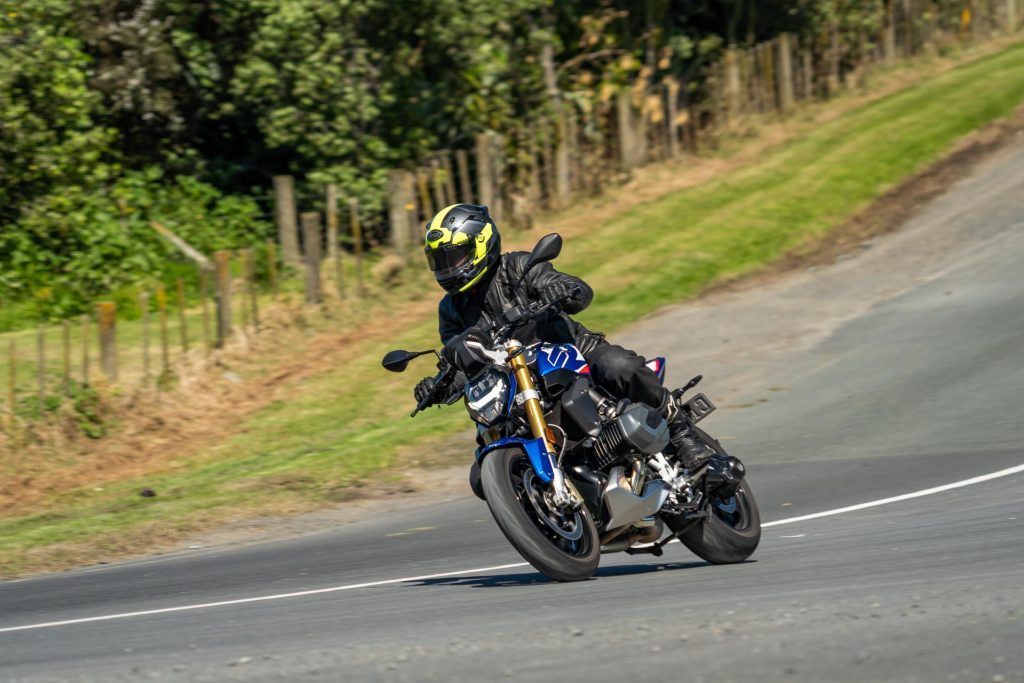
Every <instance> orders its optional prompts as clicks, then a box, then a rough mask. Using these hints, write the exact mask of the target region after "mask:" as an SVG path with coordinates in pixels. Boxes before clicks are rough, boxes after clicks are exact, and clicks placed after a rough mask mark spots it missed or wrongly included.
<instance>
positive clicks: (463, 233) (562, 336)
mask: <svg viewBox="0 0 1024 683" xmlns="http://www.w3.org/2000/svg"><path fill="white" fill-rule="evenodd" d="M426 231H427V232H426V247H425V249H424V251H425V252H426V255H427V263H428V264H429V265H430V269H431V270H432V271H433V273H434V277H435V278H436V279H437V283H438V284H439V285H441V287H442V288H443V289H444V290H445V291H446V292H448V293H447V294H446V295H445V296H444V298H443V299H441V304H440V306H439V307H438V315H439V317H440V332H441V342H442V343H443V344H444V345H445V351H444V353H443V354H442V355H444V356H445V357H446V358H447V359H449V360H453V359H454V358H455V356H456V355H458V349H459V346H460V345H461V343H462V342H463V341H465V340H466V339H467V338H470V337H477V338H479V337H480V336H481V335H482V332H481V330H480V327H481V326H486V325H488V324H490V323H493V322H494V321H495V319H496V318H497V317H498V316H500V315H501V313H502V312H503V311H505V310H506V309H508V308H509V307H510V306H513V305H516V304H519V305H522V304H524V303H526V300H525V299H534V300H537V299H539V300H541V301H543V302H544V303H553V304H555V305H556V306H557V308H558V309H559V312H557V313H554V314H552V315H549V316H548V317H547V318H546V319H544V320H541V321H539V322H537V323H533V324H531V325H530V326H526V327H524V328H523V329H520V330H519V331H518V332H517V335H516V336H517V338H518V339H519V340H520V341H521V342H523V344H526V345H529V344H532V343H535V342H538V341H544V342H550V343H556V344H573V345H575V346H576V348H578V349H579V350H580V352H581V353H582V354H583V357H584V358H585V359H586V360H587V363H588V365H589V366H590V371H591V374H592V376H593V378H594V381H595V382H596V383H597V385H598V386H599V387H601V388H603V389H604V390H606V391H607V392H609V393H610V394H611V395H612V396H614V397H615V398H618V399H622V398H627V399H629V400H631V401H633V402H643V403H646V404H648V405H650V406H652V407H654V408H657V409H658V410H659V411H660V412H661V414H662V415H663V416H664V417H665V419H666V421H667V422H668V425H669V432H670V434H671V441H672V445H673V446H674V447H675V449H677V451H678V453H679V454H680V455H681V457H682V460H683V464H684V465H685V466H686V467H687V468H689V469H690V470H691V471H692V470H693V469H694V468H695V467H697V466H699V465H701V464H703V463H704V462H706V461H707V460H708V459H709V458H710V457H711V451H710V450H709V449H708V447H707V446H706V445H705V444H704V443H703V442H702V441H701V439H700V437H699V436H698V435H697V434H696V432H694V430H693V426H692V424H691V423H690V421H689V419H688V418H687V417H686V414H685V413H684V412H683V410H682V409H681V406H680V404H679V402H678V401H677V400H676V398H675V397H674V396H673V395H672V393H671V392H669V391H668V390H667V389H665V388H664V387H663V386H661V382H660V381H659V380H658V376H657V374H655V372H654V371H653V370H651V369H650V368H648V367H647V366H646V365H645V364H644V363H645V361H644V359H643V358H641V357H640V356H638V355H637V354H636V353H635V352H633V351H630V350H629V349H624V348H622V347H621V346H616V345H614V344H609V343H608V342H607V341H605V338H604V335H603V334H600V333H597V332H591V331H590V330H588V329H587V328H586V327H584V326H583V325H581V324H580V323H578V322H576V321H575V320H573V319H572V318H570V317H569V315H568V314H573V313H579V312H580V311H582V310H583V309H585V308H586V307H587V306H588V305H590V301H591V299H593V297H594V292H593V290H591V289H590V287H589V286H587V283H585V282H584V281H583V280H581V279H579V278H577V277H573V276H572V275H566V274H564V273H559V272H558V271H557V270H555V269H554V268H553V267H552V266H551V264H550V263H542V264H540V265H538V266H536V267H534V268H533V269H532V270H531V271H530V272H529V274H528V275H527V276H526V279H524V280H523V281H522V286H521V287H519V289H518V290H517V291H513V290H514V289H515V287H516V284H517V283H518V282H519V281H520V277H521V276H522V274H523V271H524V270H525V267H526V261H527V257H528V254H527V253H525V252H521V251H513V252H507V253H504V254H503V253H501V236H500V235H499V234H498V226H497V225H496V224H495V222H494V220H493V219H492V218H491V216H490V214H489V213H488V211H487V207H486V206H477V205H475V204H453V205H452V206H449V207H447V208H444V209H442V210H441V211H440V212H438V213H437V215H435V216H434V218H433V220H431V221H430V223H429V224H428V225H427V226H426ZM524 295H525V299H524ZM453 382H455V383H460V384H461V383H464V382H465V375H463V374H461V373H459V374H458V375H457V379H455V380H453ZM458 388H461V387H455V386H448V387H436V386H435V383H434V378H433V377H426V378H424V379H423V380H421V381H420V382H419V384H417V385H416V389H415V391H414V394H415V397H416V400H417V402H419V401H422V400H423V399H425V398H426V397H428V396H430V395H431V394H433V392H434V390H435V389H444V390H445V391H444V392H443V393H446V394H448V395H450V394H451V393H452V391H453V390H454V389H458ZM439 393H441V392H439Z"/></svg>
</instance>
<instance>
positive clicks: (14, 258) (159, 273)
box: [0, 168, 271, 317]
mask: <svg viewBox="0 0 1024 683" xmlns="http://www.w3.org/2000/svg"><path fill="white" fill-rule="evenodd" d="M151 220H157V221H159V222H160V223H162V224H164V225H165V226H167V227H168V228H170V229H171V230H173V231H174V232H176V233H177V234H178V235H179V236H181V237H182V238H183V239H184V240H186V241H187V242H189V243H190V244H191V245H192V246H194V247H195V248H197V249H199V250H200V251H202V252H205V253H209V252H211V251H215V250H217V249H226V248H238V247H243V246H245V245H248V244H252V243H255V242H258V241H262V240H263V239H265V238H266V237H268V236H270V234H271V226H270V224H269V223H267V222H266V221H264V220H263V219H262V217H261V216H260V210H259V207H258V206H257V204H256V203H255V202H254V201H253V200H251V199H248V198H244V197H238V196H224V195H222V194H221V193H220V192H219V191H218V190H217V189H215V188H214V187H212V186H211V185H208V184H206V183H203V182H201V181H199V180H197V179H195V178H193V177H189V176H181V177H178V178H174V179H166V178H164V177H163V173H162V171H160V169H157V168H149V169H146V170H144V171H138V172H130V173H127V174H125V175H123V176H122V177H121V178H119V179H118V180H116V181H115V182H113V183H112V184H110V185H107V186H105V187H100V188H86V187H82V186H78V185H72V186H69V187H66V188H63V189H62V190H61V191H59V192H54V193H52V194H49V195H46V196H44V197H42V198H40V199H38V200H37V201H35V202H34V203H33V204H32V205H30V206H29V207H28V209H27V210H26V211H25V212H24V213H23V214H22V217H21V219H20V220H19V221H18V222H17V223H14V224H12V225H7V226H3V228H2V230H0V296H3V298H4V299H7V300H15V301H20V302H24V301H34V302H35V308H36V312H37V314H38V316H40V317H64V316H67V315H71V314H75V313H79V312H81V311H83V310H85V309H86V308H87V307H89V306H90V305H91V304H92V302H93V301H94V300H95V299H96V298H99V297H103V296H107V295H109V294H111V293H113V292H117V291H119V290H123V289H125V288H126V287H131V286H133V285H135V284H137V283H138V282H139V281H140V280H157V279H165V278H166V277H167V276H168V275H169V274H176V273H180V272H181V269H182V262H183V261H184V257H183V256H182V255H180V254H179V253H178V252H177V251H176V250H175V248H174V247H173V246H172V245H170V243H169V242H167V241H166V240H165V239H164V238H163V237H160V236H159V235H158V234H157V233H156V232H155V231H154V230H153V229H152V228H151V227H150V225H149V222H150V221H151Z"/></svg>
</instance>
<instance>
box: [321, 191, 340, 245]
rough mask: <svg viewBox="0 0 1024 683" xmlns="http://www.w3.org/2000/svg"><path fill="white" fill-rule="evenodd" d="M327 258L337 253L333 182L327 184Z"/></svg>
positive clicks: (336, 210) (336, 216)
mask: <svg viewBox="0 0 1024 683" xmlns="http://www.w3.org/2000/svg"><path fill="white" fill-rule="evenodd" d="M325 199H326V201H327V208H326V209H325V214H324V215H325V217H326V219H327V258H329V259H334V258H335V257H336V256H337V255H338V187H337V186H336V185H335V184H334V183H330V184H329V185H328V186H327V191H326V197H325Z"/></svg>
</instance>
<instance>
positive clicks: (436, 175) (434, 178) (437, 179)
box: [428, 157, 449, 211]
mask: <svg viewBox="0 0 1024 683" xmlns="http://www.w3.org/2000/svg"><path fill="white" fill-rule="evenodd" d="M428 168H429V169H430V171H429V173H430V189H431V191H432V192H433V197H434V206H436V207H437V210H438V211H440V210H441V209H443V208H444V207H446V206H449V204H448V202H447V199H446V198H445V194H444V181H443V179H442V171H441V162H440V161H439V160H438V158H437V157H434V158H433V159H431V160H430V165H429V166H428Z"/></svg>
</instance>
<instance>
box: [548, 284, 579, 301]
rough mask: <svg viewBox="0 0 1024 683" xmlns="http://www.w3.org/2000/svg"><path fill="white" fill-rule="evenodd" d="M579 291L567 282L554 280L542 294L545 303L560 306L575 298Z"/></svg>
mask: <svg viewBox="0 0 1024 683" xmlns="http://www.w3.org/2000/svg"><path fill="white" fill-rule="evenodd" d="M577 291H578V288H576V287H573V286H572V285H569V284H566V283H565V282H552V283H551V284H550V285H548V286H546V287H545V288H544V289H543V290H542V291H541V293H540V296H541V300H542V301H543V302H544V303H545V304H554V305H555V306H560V305H562V304H565V303H568V302H569V301H572V300H573V299H575V298H576V293H577Z"/></svg>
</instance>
